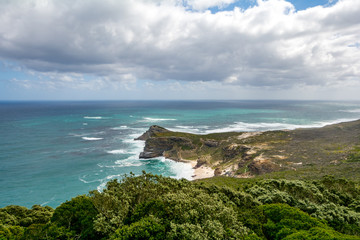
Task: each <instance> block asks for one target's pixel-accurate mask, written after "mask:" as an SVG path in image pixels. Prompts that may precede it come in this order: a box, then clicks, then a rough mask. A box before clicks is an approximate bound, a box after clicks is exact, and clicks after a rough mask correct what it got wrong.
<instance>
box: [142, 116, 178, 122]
mask: <svg viewBox="0 0 360 240" xmlns="http://www.w3.org/2000/svg"><path fill="white" fill-rule="evenodd" d="M176 120H177V119H175V118H151V117H144V118H143V120H142V121H143V122H162V121H176Z"/></svg>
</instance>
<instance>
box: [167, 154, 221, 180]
mask: <svg viewBox="0 0 360 240" xmlns="http://www.w3.org/2000/svg"><path fill="white" fill-rule="evenodd" d="M166 159H169V160H171V161H175V162H182V163H186V164H190V166H191V168H192V169H193V170H194V173H193V175H191V181H194V180H198V179H203V178H211V177H213V176H215V174H214V169H212V168H211V167H208V166H205V165H202V166H200V167H198V168H195V167H196V164H197V161H195V160H187V159H176V160H174V159H171V158H166Z"/></svg>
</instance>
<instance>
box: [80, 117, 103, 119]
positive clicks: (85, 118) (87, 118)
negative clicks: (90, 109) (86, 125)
mask: <svg viewBox="0 0 360 240" xmlns="http://www.w3.org/2000/svg"><path fill="white" fill-rule="evenodd" d="M84 118H85V119H102V118H103V117H100V116H95V117H90V116H85V117H84Z"/></svg>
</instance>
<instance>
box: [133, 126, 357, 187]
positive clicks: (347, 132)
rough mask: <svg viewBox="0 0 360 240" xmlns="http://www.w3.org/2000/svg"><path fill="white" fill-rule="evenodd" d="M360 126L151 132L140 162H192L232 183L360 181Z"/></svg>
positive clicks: (154, 129) (144, 137)
mask: <svg viewBox="0 0 360 240" xmlns="http://www.w3.org/2000/svg"><path fill="white" fill-rule="evenodd" d="M359 136H360V120H358V121H353V122H346V123H340V124H334V125H329V126H326V127H323V128H312V129H295V130H291V131H287V130H284V131H267V132H227V133H213V134H207V135H197V134H190V133H183V132H172V131H169V130H167V129H165V128H162V127H159V126H156V125H154V126H151V127H150V128H149V130H148V131H147V132H146V133H144V134H143V135H142V136H140V137H139V138H138V139H140V140H145V141H146V142H145V148H144V152H143V154H142V155H140V157H143V158H152V157H158V156H165V157H167V158H170V159H173V160H179V161H181V160H183V159H185V160H194V161H197V164H196V165H197V166H198V167H199V166H207V167H210V168H212V169H214V170H215V169H217V175H227V176H235V177H240V178H244V177H254V176H259V175H260V177H261V178H286V179H289V178H291V179H303V178H304V177H305V178H306V179H319V178H321V177H323V176H325V175H329V174H330V175H334V176H336V177H342V176H346V177H347V178H348V179H353V180H356V179H359V178H360V137H359Z"/></svg>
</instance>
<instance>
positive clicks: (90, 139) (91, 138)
mask: <svg viewBox="0 0 360 240" xmlns="http://www.w3.org/2000/svg"><path fill="white" fill-rule="evenodd" d="M82 139H84V140H86V141H98V140H102V139H104V138H96V137H82Z"/></svg>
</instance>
